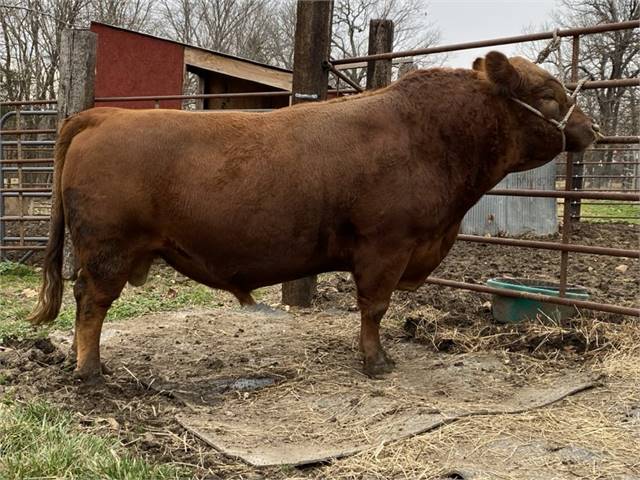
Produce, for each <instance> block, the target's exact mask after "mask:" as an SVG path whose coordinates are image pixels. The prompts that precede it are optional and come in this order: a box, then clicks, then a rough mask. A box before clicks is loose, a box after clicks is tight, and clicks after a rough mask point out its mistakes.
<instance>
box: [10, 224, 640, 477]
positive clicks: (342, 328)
mask: <svg viewBox="0 0 640 480" xmlns="http://www.w3.org/2000/svg"><path fill="white" fill-rule="evenodd" d="M576 239H577V240H579V243H584V244H595V245H613V246H619V247H627V248H634V247H635V248H637V243H638V241H637V240H638V237H637V230H636V229H634V228H633V227H630V226H626V225H623V226H622V225H583V226H581V228H580V231H579V232H577V234H576ZM559 257H560V254H559V253H558V252H547V251H536V250H524V249H515V248H508V247H502V246H489V245H480V244H472V243H465V242H458V243H457V244H456V245H455V247H454V248H453V250H452V252H451V254H450V255H449V256H448V257H447V259H446V260H445V261H444V262H443V264H442V265H441V266H440V267H439V268H438V270H437V271H436V272H435V274H434V275H435V276H439V277H443V278H450V279H454V280H462V281H469V282H476V283H482V282H484V281H485V280H486V279H488V278H490V277H495V276H501V275H510V276H519V277H531V278H537V279H549V280H555V278H556V277H557V275H558V271H559ZM572 260H573V261H572V263H571V268H570V272H569V280H570V281H571V282H572V283H576V284H580V285H583V286H585V287H587V288H588V289H589V290H590V291H591V292H592V298H593V299H594V300H597V301H604V302H610V303H616V304H621V305H633V304H634V303H636V304H637V298H638V294H639V292H640V289H639V284H638V279H639V278H640V269H639V265H638V261H637V260H633V261H631V260H629V259H622V258H617V259H616V258H610V257H603V256H595V255H577V254H576V255H572ZM621 264H625V265H627V266H628V269H627V270H626V271H625V272H619V271H616V269H615V268H616V267H617V266H618V265H621ZM262 294H263V295H262V300H263V301H265V302H266V303H268V304H271V305H272V306H275V307H276V308H281V307H280V306H279V305H277V304H278V299H279V293H278V289H277V287H273V288H269V289H265V290H264V291H263V292H262ZM353 294H354V289H353V284H352V282H351V280H350V279H349V276H348V275H346V274H330V275H323V276H321V278H320V283H319V293H318V296H317V300H316V304H315V305H314V308H312V309H304V310H299V311H295V312H293V311H292V312H290V314H289V315H281V316H277V317H273V320H272V321H270V320H269V319H266V320H265V319H264V318H262V317H259V318H260V321H252V317H251V316H244V317H243V316H241V315H239V314H238V313H237V310H229V309H213V310H211V311H197V312H191V313H178V314H159V315H155V316H146V317H141V318H139V319H132V320H129V321H127V322H123V323H120V324H117V323H112V324H108V325H106V326H105V335H104V336H103V345H104V348H103V357H104V359H105V360H106V362H107V364H108V366H109V367H110V368H111V369H112V370H113V373H112V374H111V375H108V376H106V377H105V381H104V382H103V383H100V384H98V385H84V384H80V383H77V382H76V381H75V380H73V378H72V376H71V372H70V369H69V368H68V367H67V366H66V365H65V363H64V360H65V355H64V354H65V353H66V348H67V347H68V339H69V337H68V332H62V333H60V334H59V335H56V336H54V337H53V338H52V340H39V341H37V342H17V341H11V340H7V341H6V342H5V344H4V345H2V346H1V347H0V369H1V370H2V374H3V375H4V378H5V380H4V385H0V395H1V394H2V393H3V392H4V393H8V392H12V395H13V396H14V397H15V398H17V399H24V400H29V399H33V398H42V399H46V400H47V401H49V402H51V403H53V404H56V405H58V406H61V407H63V408H66V409H69V410H71V411H73V412H75V413H77V417H78V419H79V421H80V424H81V425H82V428H86V429H88V430H91V431H94V432H98V433H109V434H111V435H117V436H118V437H119V438H120V439H121V440H122V442H123V443H124V444H126V445H127V446H128V448H130V449H131V450H132V451H133V452H135V453H137V454H140V455H143V456H147V457H149V458H150V459H151V460H153V461H160V462H164V461H166V462H182V463H186V464H189V465H193V472H194V475H195V476H197V477H199V478H211V479H213V478H231V477H233V478H302V477H304V478H308V477H314V478H360V477H366V476H368V475H375V476H376V477H378V478H391V477H394V478H417V477H418V474H420V475H422V478H445V477H446V475H447V474H450V475H451V477H450V478H469V479H471V478H485V477H482V476H475V477H474V476H473V472H472V471H471V470H473V469H471V470H469V468H471V467H469V468H467V470H464V469H461V468H460V466H461V465H467V466H468V465H476V466H478V465H479V466H480V467H482V468H483V469H484V470H483V471H485V472H486V471H494V472H498V470H499V467H498V466H497V465H499V464H500V463H501V462H502V463H504V464H505V465H507V466H508V467H509V468H513V469H514V470H513V472H511V473H509V472H508V475H507V476H506V477H500V478H538V477H536V476H535V475H534V474H532V473H531V472H538V471H540V470H539V469H540V468H542V466H544V468H551V469H552V470H551V471H553V472H554V475H555V474H557V477H554V478H587V477H589V474H588V473H587V472H592V471H594V470H593V469H594V468H596V469H598V468H599V469H600V471H601V472H603V474H602V478H614V477H615V478H622V477H621V476H622V475H628V477H627V478H640V466H639V465H638V464H637V457H636V460H635V463H634V460H633V454H628V450H629V441H630V440H629V438H632V439H635V440H639V441H640V423H639V422H638V416H637V411H638V409H640V398H639V397H638V392H640V367H639V365H640V351H639V349H638V345H639V344H640V342H639V341H638V340H640V337H639V332H638V329H637V325H634V324H633V321H632V320H630V319H628V318H626V319H625V318H624V317H621V316H618V315H609V314H599V313H593V312H582V314H581V315H578V316H576V317H574V318H573V319H571V320H568V321H566V322H563V323H561V324H558V323H554V322H549V321H547V320H546V319H539V320H538V321H533V322H529V323H526V324H522V325H516V326H513V325H498V324H495V323H494V322H493V321H492V319H491V313H490V307H489V305H488V304H487V303H486V302H487V301H488V300H489V297H487V296H483V295H479V294H475V293H471V292H465V291H459V290H452V289H445V288H440V287H435V286H429V285H426V286H424V287H422V288H421V289H419V291H418V292H416V293H405V292H399V293H397V294H395V296H394V302H393V306H392V308H391V309H390V311H389V313H388V315H387V319H386V320H385V324H384V329H383V342H384V344H385V345H386V346H387V348H388V350H389V351H390V353H391V354H392V356H394V357H395V358H396V359H397V360H398V363H399V372H403V375H404V376H407V375H409V376H410V377H412V378H414V379H415V382H416V385H418V384H419V383H420V382H421V381H427V382H428V381H433V382H436V383H437V385H435V384H434V386H433V387H432V388H430V391H429V392H430V393H429V394H428V395H427V396H426V397H425V398H422V399H421V400H420V401H422V402H424V404H425V405H427V406H429V407H433V406H434V405H436V404H438V405H446V404H447V398H451V402H454V400H455V401H457V402H465V401H466V402H469V403H470V404H473V403H474V402H477V401H479V398H480V397H479V395H480V393H483V394H485V393H487V392H489V393H490V392H491V391H492V380H491V379H492V378H494V377H495V378H497V377H496V375H498V373H497V372H499V373H500V376H501V378H502V379H503V380H504V382H505V383H504V385H508V386H510V388H518V387H521V386H526V385H528V384H531V383H535V382H537V381H539V380H540V379H541V378H547V377H553V376H554V375H557V374H559V373H561V372H571V371H576V372H577V371H584V372H591V373H593V374H597V375H604V379H603V380H602V382H603V383H602V387H601V388H598V389H595V390H594V391H592V392H586V393H583V394H581V395H580V396H579V397H576V399H575V400H571V401H568V402H564V403H562V404H561V405H558V406H556V407H553V408H551V409H549V410H545V412H540V413H531V414H527V415H523V416H517V417H516V418H513V417H507V416H500V417H491V419H490V420H489V419H485V420H483V421H480V420H469V421H467V422H465V423H463V424H461V425H459V426H449V427H445V428H443V429H442V431H441V432H439V433H432V434H425V435H421V436H419V437H416V438H415V439H412V440H408V441H406V442H399V443H398V444H395V445H392V446H389V447H385V449H384V451H382V450H381V451H378V452H369V453H366V454H359V455H356V456H355V457H351V458H346V459H343V460H338V461H336V462H334V463H332V464H329V465H316V466H312V467H307V468H302V469H281V468H275V467H270V468H262V469H257V468H253V467H249V466H247V465H246V464H244V463H242V462H240V461H238V460H233V459H230V458H228V457H226V456H224V455H222V454H221V453H219V452H217V451H216V450H214V449H212V448H210V447H209V446H208V445H206V444H205V443H204V442H202V441H201V440H199V439H197V438H196V437H194V436H193V435H192V434H190V433H188V432H186V431H185V430H184V429H183V428H182V427H181V426H180V425H179V424H178V422H177V421H176V418H175V416H176V414H180V413H184V412H187V413H193V411H194V408H195V409H197V408H200V407H202V406H203V405H206V406H208V408H214V407H220V408H225V409H226V410H225V411H228V412H229V418H230V421H233V419H234V418H237V419H238V421H240V420H242V419H243V414H245V413H246V412H245V411H244V409H243V402H248V403H247V405H249V404H253V403H252V402H254V401H255V402H258V401H263V402H264V401H265V399H267V400H269V399H273V402H276V401H277V400H278V398H280V397H279V396H280V395H281V394H282V392H288V393H291V392H300V391H305V392H309V391H315V389H317V390H318V391H323V390H326V389H327V388H335V389H336V391H339V392H341V393H342V394H343V395H345V396H348V398H350V399H355V400H354V401H356V404H357V402H358V401H359V400H357V399H358V398H361V397H363V396H369V397H376V396H383V397H384V396H385V395H386V396H387V398H390V399H391V398H394V399H397V398H396V397H394V395H395V393H394V391H393V386H394V385H396V383H397V381H396V379H397V378H398V377H397V375H399V374H398V373H394V374H392V375H391V376H389V377H387V378H385V379H382V380H370V379H367V378H366V377H364V376H363V375H362V374H361V373H360V360H359V354H358V349H357V341H356V335H357V330H358V319H357V312H356V306H355V298H354V295H353ZM256 318H258V317H256ZM477 358H487V359H488V360H487V362H488V363H483V364H478V365H479V366H478V367H477V368H476V370H477V371H476V372H475V373H474V374H473V375H471V376H469V377H456V375H459V373H456V372H460V367H461V366H462V365H465V364H473V365H475V363H474V362H477ZM465 362H466V363H465ZM412 365H415V366H416V369H412V368H411V366H412ZM426 365H428V366H429V369H426V370H425V366H426ZM474 368H475V367H474ZM411 372H413V373H411ZM239 378H249V379H264V378H266V379H271V380H272V381H273V382H272V383H273V385H272V386H268V387H265V388H263V389H258V390H255V391H253V390H246V391H245V390H243V388H241V387H240V386H239V384H237V383H234V382H233V381H234V380H236V379H239ZM423 378H424V380H422V379H423ZM447 378H451V379H452V380H451V381H447ZM412 381H413V380H412ZM465 385H467V386H466V387H465ZM496 385H498V383H495V385H494V386H496ZM500 385H502V384H500ZM485 390H486V391H485ZM490 397H491V398H494V399H500V398H502V397H501V394H500V392H496V393H495V395H493V396H491V395H490ZM416 398H418V396H416ZM416 398H413V397H412V400H411V401H412V402H414V403H415V402H416V401H418V400H416ZM264 404H266V405H269V404H270V403H269V402H266V403H264ZM256 405H257V403H256ZM273 405H276V403H273ZM354 405H355V404H354ZM634 412H635V413H634ZM265 415H268V412H266V411H265ZM483 422H484V423H483ZM550 422H551V423H550ZM554 422H555V423H554ZM598 422H605V423H604V424H602V425H601V424H600V423H598ZM558 425H562V426H563V428H562V429H559V428H558ZM584 425H591V427H593V428H592V429H590V430H588V431H584V430H580V429H581V428H583V427H584ZM574 429H575V431H574ZM598 429H599V430H598ZM592 430H593V431H592ZM593 432H600V433H597V434H596V433H593ZM512 434H513V435H515V437H517V439H518V441H519V442H525V443H524V444H520V443H517V444H516V443H513V442H514V441H515V440H514V438H515V437H512V436H509V435H512ZM505 435H507V436H509V438H507V439H505ZM487 439H489V440H491V442H493V443H490V442H489V440H487ZM527 439H528V440H527ZM607 442H608V443H607ZM454 443H455V445H454ZM525 444H526V448H525V450H523V451H526V452H528V453H527V455H530V457H526V455H525V456H522V455H516V456H514V455H513V452H514V451H515V450H514V449H518V448H524V447H522V445H525ZM482 445H484V447H482ZM534 447H535V448H534ZM505 449H506V450H505ZM527 449H528V450H527ZM536 449H537V450H536ZM541 452H542V453H541ZM576 452H577V453H576ZM374 453H375V455H374ZM636 453H637V452H636ZM536 455H538V457H539V462H540V463H539V464H536V463H535V461H534V460H532V459H533V458H534V457H535V458H538V457H536ZM563 455H564V456H563ZM567 455H568V457H567ZM576 455H577V456H578V457H579V458H577V459H576V458H575V457H576ZM580 455H582V456H580ZM525 457H526V458H525ZM474 458H475V460H473V459H474ZM472 460H473V461H472ZM469 462H471V463H469ZM474 462H475V463H474ZM483 462H484V463H483ZM549 466H551V467H549ZM480 467H478V468H480ZM488 468H493V469H494V470H487V469H488ZM456 472H457V473H456ZM469 472H471V473H469ZM455 475H458V476H455ZM496 475H497V473H496ZM509 475H513V476H509ZM607 475H609V476H607ZM633 475H635V476H633ZM494 478H497V477H494ZM540 478H544V475H543V477H540ZM547 478H548V477H547Z"/></svg>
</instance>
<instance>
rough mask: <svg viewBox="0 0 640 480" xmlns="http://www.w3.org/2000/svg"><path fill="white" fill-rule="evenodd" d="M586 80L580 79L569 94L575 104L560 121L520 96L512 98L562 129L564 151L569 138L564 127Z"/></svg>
mask: <svg viewBox="0 0 640 480" xmlns="http://www.w3.org/2000/svg"><path fill="white" fill-rule="evenodd" d="M586 81H587V79H586V78H583V79H582V80H580V81H579V82H578V85H577V86H576V89H575V90H574V91H573V92H572V93H571V94H570V95H569V98H571V99H572V100H573V105H571V107H569V110H567V113H566V114H565V116H564V117H563V118H562V120H560V121H557V120H555V119H553V118H547V117H545V116H544V115H543V114H542V112H541V111H540V110H538V109H536V108H534V107H532V106H531V105H529V104H528V103H526V102H523V101H522V100H520V99H519V98H515V97H511V100H513V101H514V102H516V103H517V104H518V105H522V106H523V107H524V108H526V109H527V110H529V111H530V112H531V113H533V114H535V115H537V116H538V117H540V118H542V119H544V120H546V121H547V122H549V123H551V124H552V125H553V126H555V127H556V128H557V129H558V130H560V134H561V135H562V151H563V152H564V151H565V150H566V148H567V138H566V136H565V134H564V128H565V127H566V126H567V123H568V122H569V117H571V114H572V113H573V111H574V110H575V108H576V97H577V96H578V92H579V91H580V89H581V88H582V86H583V85H584V83H585V82H586Z"/></svg>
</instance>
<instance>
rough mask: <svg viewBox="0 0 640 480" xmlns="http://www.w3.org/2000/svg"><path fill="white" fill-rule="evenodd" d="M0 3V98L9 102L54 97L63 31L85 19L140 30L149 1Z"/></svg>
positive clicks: (148, 12) (25, 0)
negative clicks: (10, 100)
mask: <svg viewBox="0 0 640 480" xmlns="http://www.w3.org/2000/svg"><path fill="white" fill-rule="evenodd" d="M11 1H13V2H14V3H1V0H0V28H1V32H0V38H1V40H0V94H1V95H2V96H3V97H5V98H10V99H12V100H24V99H44V98H55V95H56V91H57V75H58V66H59V48H60V39H61V36H62V31H63V29H65V28H72V27H75V28H81V27H87V26H88V23H89V21H90V20H93V19H95V20H102V21H106V22H108V23H111V24H114V25H117V26H124V27H130V28H143V27H144V26H145V25H146V24H147V23H148V22H149V21H150V19H151V11H152V5H153V4H152V2H153V0H11Z"/></svg>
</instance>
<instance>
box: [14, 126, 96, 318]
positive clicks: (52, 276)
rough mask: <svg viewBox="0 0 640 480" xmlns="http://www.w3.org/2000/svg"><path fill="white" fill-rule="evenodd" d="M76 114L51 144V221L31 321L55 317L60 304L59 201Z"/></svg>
mask: <svg viewBox="0 0 640 480" xmlns="http://www.w3.org/2000/svg"><path fill="white" fill-rule="evenodd" d="M79 120H80V119H79V118H78V117H71V118H69V119H68V120H67V121H65V123H64V125H63V126H62V128H61V129H60V134H59V136H58V140H57V142H56V147H55V164H54V169H55V173H54V184H53V198H52V201H51V223H50V225H49V241H48V243H47V249H46V251H45V257H44V264H43V268H42V279H43V281H42V287H41V289H40V296H39V298H38V305H37V306H36V308H35V310H34V311H33V312H32V313H31V315H29V317H28V318H27V321H29V322H31V323H32V324H33V325H41V324H43V323H50V322H53V321H54V320H55V318H56V317H57V316H58V313H59V312H60V306H61V304H62V291H63V288H64V283H63V280H62V262H63V250H64V228H65V216H64V208H63V205H62V188H61V186H62V169H63V168H64V161H65V157H66V154H67V149H68V148H69V145H70V144H71V140H72V139H73V137H74V136H75V135H76V134H77V133H79V132H80V131H81V130H83V129H84V126H85V125H84V122H82V121H79Z"/></svg>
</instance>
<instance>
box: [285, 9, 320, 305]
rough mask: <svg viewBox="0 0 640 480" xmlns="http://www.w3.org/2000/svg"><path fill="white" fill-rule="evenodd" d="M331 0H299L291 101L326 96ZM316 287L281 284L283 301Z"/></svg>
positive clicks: (304, 299) (303, 300) (303, 298)
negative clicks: (325, 62)
mask: <svg viewBox="0 0 640 480" xmlns="http://www.w3.org/2000/svg"><path fill="white" fill-rule="evenodd" d="M332 16H333V0H330V1H321V0H315V1H309V0H298V5H297V20H296V35H295V47H294V52H293V85H292V88H291V90H292V93H293V96H292V103H294V104H295V103H300V102H309V101H319V100H325V99H326V98H327V84H328V71H327V70H326V69H324V68H323V66H322V63H323V62H324V61H326V60H328V59H329V51H330V48H331V20H332ZM315 291H316V277H315V276H313V277H307V278H303V279H300V280H295V281H293V282H286V283H283V284H282V303H285V304H287V305H294V306H299V307H308V306H310V305H311V300H312V299H313V295H314V293H315Z"/></svg>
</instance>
